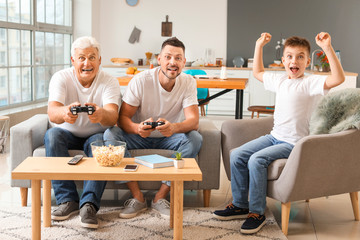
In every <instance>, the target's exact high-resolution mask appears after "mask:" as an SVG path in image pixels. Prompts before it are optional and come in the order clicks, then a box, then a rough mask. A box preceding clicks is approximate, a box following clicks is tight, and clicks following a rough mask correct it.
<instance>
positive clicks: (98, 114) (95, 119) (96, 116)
mask: <svg viewBox="0 0 360 240" xmlns="http://www.w3.org/2000/svg"><path fill="white" fill-rule="evenodd" d="M85 106H92V107H93V108H94V109H95V111H94V112H93V114H91V115H90V114H89V115H88V117H89V120H90V122H91V123H100V122H101V120H102V117H103V116H104V109H103V108H101V107H99V106H98V105H96V104H95V103H85Z"/></svg>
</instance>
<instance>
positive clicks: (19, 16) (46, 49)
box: [0, 0, 73, 110]
mask: <svg viewBox="0 0 360 240" xmlns="http://www.w3.org/2000/svg"><path fill="white" fill-rule="evenodd" d="M72 6H73V1H72V0H0V110H1V109H6V108H10V107H14V106H18V105H25V104H30V103H34V102H41V101H46V100H47V97H48V87H49V81H50V79H51V77H52V75H53V74H54V73H55V72H56V71H59V70H61V69H64V68H67V67H69V66H71V61H70V48H71V42H72V33H73V28H72ZM34 9H36V11H34ZM35 14H36V16H35Z"/></svg>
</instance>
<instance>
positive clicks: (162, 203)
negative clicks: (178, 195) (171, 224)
mask: <svg viewBox="0 0 360 240" xmlns="http://www.w3.org/2000/svg"><path fill="white" fill-rule="evenodd" d="M151 208H152V209H154V210H155V211H157V212H159V213H160V214H161V216H163V217H165V218H169V217H170V203H169V202H168V201H167V200H166V199H164V198H161V199H159V200H158V201H157V202H156V203H154V201H151Z"/></svg>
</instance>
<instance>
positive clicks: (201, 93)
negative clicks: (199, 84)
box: [183, 69, 210, 116]
mask: <svg viewBox="0 0 360 240" xmlns="http://www.w3.org/2000/svg"><path fill="white" fill-rule="evenodd" d="M183 72H184V73H186V74H189V75H191V76H195V75H206V72H205V71H204V70H201V69H188V70H185V71H183ZM209 94H210V93H209V89H208V88H198V89H197V99H198V102H200V101H201V100H204V99H206V98H207V97H209ZM209 102H210V101H208V102H205V103H203V104H201V105H199V108H200V114H201V116H206V114H207V108H208V104H209ZM205 106H206V110H205Z"/></svg>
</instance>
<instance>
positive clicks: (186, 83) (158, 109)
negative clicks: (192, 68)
mask: <svg viewBox="0 0 360 240" xmlns="http://www.w3.org/2000/svg"><path fill="white" fill-rule="evenodd" d="M159 71H160V67H157V68H153V69H150V70H147V71H143V72H141V73H139V74H137V75H136V76H135V77H134V78H133V79H132V80H131V81H130V82H129V85H128V87H127V89H126V91H125V93H124V97H123V101H124V102H126V103H127V104H129V105H131V106H134V107H138V110H137V111H136V113H135V115H134V116H133V117H132V121H133V122H135V123H140V122H142V121H144V120H146V119H148V118H150V117H152V118H153V120H154V121H156V120H157V119H158V118H160V117H161V118H165V119H166V120H168V121H170V122H173V123H176V122H182V121H183V120H184V119H185V117H184V113H183V109H184V108H187V107H189V106H192V105H197V104H198V101H197V88H196V80H195V79H194V78H193V77H191V76H190V75H188V74H185V73H181V74H180V75H179V76H178V77H177V78H176V79H175V85H174V87H173V89H172V90H171V92H168V91H166V90H165V89H163V87H162V86H161V85H160V81H159ZM156 132H157V131H154V132H152V134H151V135H150V136H151V137H163V136H162V135H159V134H158V133H156Z"/></svg>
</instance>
